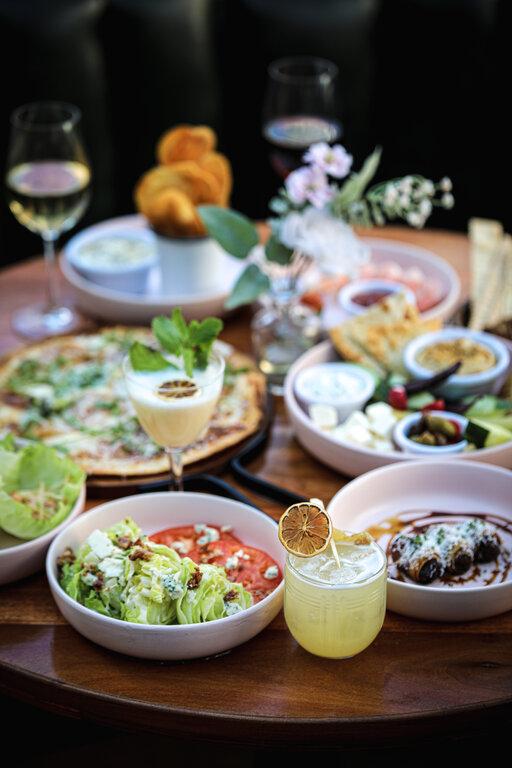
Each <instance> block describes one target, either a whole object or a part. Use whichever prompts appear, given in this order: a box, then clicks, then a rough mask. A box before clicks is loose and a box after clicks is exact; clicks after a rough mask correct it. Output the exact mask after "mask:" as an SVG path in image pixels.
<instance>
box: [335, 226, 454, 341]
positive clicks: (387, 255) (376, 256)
mask: <svg viewBox="0 0 512 768" xmlns="http://www.w3.org/2000/svg"><path fill="white" fill-rule="evenodd" d="M362 241H363V242H364V243H365V245H367V246H369V248H370V250H371V261H372V262H374V263H375V264H383V263H384V262H389V261H393V262H396V263H397V264H399V265H400V267H402V268H403V269H410V268H413V267H418V268H419V269H421V270H422V272H423V274H424V275H425V280H426V281H435V283H436V284H437V285H439V288H440V295H441V299H440V301H439V302H438V303H437V304H435V305H434V306H433V307H431V308H430V309H427V310H425V311H424V312H422V313H421V316H422V318H423V319H424V320H434V319H439V320H447V319H448V318H449V317H451V316H452V315H453V313H454V312H455V310H456V309H457V307H458V305H459V302H460V292H461V288H460V279H459V276H458V274H457V272H456V271H455V270H454V269H453V267H452V266H451V265H450V264H448V262H447V261H446V260H445V259H442V258H440V257H439V256H437V255H436V254H435V253H433V252H432V251H428V250H427V249H426V248H420V247H418V246H416V245H411V244H410V243H403V242H399V241H397V240H388V239H384V238H377V237H364V238H362ZM348 317H350V315H349V313H347V312H345V311H344V310H343V309H342V307H341V304H340V303H339V302H338V301H337V300H335V301H330V302H326V304H325V307H324V308H323V310H322V324H323V326H324V328H332V327H333V326H334V325H337V324H338V323H340V322H342V321H343V320H346V319H347V318H348Z"/></svg>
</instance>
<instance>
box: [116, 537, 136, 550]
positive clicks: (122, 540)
mask: <svg viewBox="0 0 512 768" xmlns="http://www.w3.org/2000/svg"><path fill="white" fill-rule="evenodd" d="M132 544H133V542H132V540H131V539H130V537H129V536H119V538H118V539H117V546H118V547H121V549H130V547H131V546H132Z"/></svg>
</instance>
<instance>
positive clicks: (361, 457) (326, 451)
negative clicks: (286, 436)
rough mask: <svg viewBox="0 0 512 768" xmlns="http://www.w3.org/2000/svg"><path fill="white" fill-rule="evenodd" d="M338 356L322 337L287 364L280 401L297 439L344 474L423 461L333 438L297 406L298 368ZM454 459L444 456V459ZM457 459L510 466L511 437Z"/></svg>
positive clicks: (511, 463)
mask: <svg viewBox="0 0 512 768" xmlns="http://www.w3.org/2000/svg"><path fill="white" fill-rule="evenodd" d="M337 359H339V358H338V356H337V354H336V352H335V350H334V348H333V346H332V344H331V342H330V341H322V342H321V343H320V344H317V345H316V346H314V347H312V348H311V349H309V350H308V351H307V352H305V353H304V354H303V355H302V356H301V357H300V358H299V359H298V360H297V361H296V362H295V363H294V364H293V365H292V367H291V368H290V370H289V371H288V374H287V376H286V379H285V382H284V402H285V406H286V410H287V412H288V418H289V419H290V423H291V426H292V429H293V431H294V433H295V436H296V437H297V439H298V441H299V442H300V443H301V445H302V446H303V447H304V449H305V450H306V451H307V452H308V453H311V454H312V455H313V456H314V457H315V458H316V459H318V460H319V461H322V462H323V463H324V464H327V466H329V467H332V468H333V469H335V470H337V471H338V472H341V473H342V474H344V475H349V476H351V477H355V476H356V475H361V474H362V473H363V472H369V471H370V470H371V469H376V468H377V467H383V466H385V465H386V464H392V463H393V462H395V461H400V462H402V461H407V460H408V459H412V458H417V459H418V460H419V461H424V458H423V457H422V456H414V455H413V454H410V453H404V452H403V451H377V450H374V449H372V448H363V447H362V446H357V445H354V443H349V442H348V441H346V440H335V439H334V438H333V437H331V435H329V434H328V433H327V432H322V430H321V429H319V428H318V427H317V426H315V424H314V423H313V422H312V421H311V419H310V418H309V416H308V415H307V413H305V411H304V410H303V409H302V408H301V406H300V403H299V402H298V400H297V398H296V396H295V391H294V381H295V377H296V376H297V374H298V373H299V371H302V370H305V369H306V368H310V367H311V366H312V365H316V364H317V363H325V362H327V361H328V360H337ZM452 460H454V458H453V457H451V456H446V458H445V461H452ZM455 460H457V461H470V462H474V461H482V462H485V463H486V464H497V465H498V466H501V467H508V468H509V469H512V441H510V442H508V443H503V444H502V445H496V446H493V447H492V448H481V449H479V450H478V451H468V452H467V453H463V454H460V455H459V456H458V457H457V456H456V457H455Z"/></svg>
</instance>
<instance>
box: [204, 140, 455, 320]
mask: <svg viewBox="0 0 512 768" xmlns="http://www.w3.org/2000/svg"><path fill="white" fill-rule="evenodd" d="M381 153H382V150H381V149H380V147H377V148H376V149H375V150H374V151H373V152H372V154H371V155H370V156H369V157H367V158H366V160H365V161H364V163H363V165H362V167H361V169H360V170H359V171H357V172H354V171H352V162H353V158H352V156H351V155H350V154H349V153H348V152H347V150H346V149H345V147H343V146H341V144H336V145H334V146H330V145H329V144H326V143H323V142H321V143H318V144H313V145H312V146H311V147H310V148H309V149H308V151H307V152H306V154H305V155H304V162H305V165H304V166H302V167H301V168H298V169H297V170H295V171H293V172H292V173H290V174H289V176H288V177H287V178H286V181H285V183H284V186H283V187H281V189H280V190H279V192H278V194H277V195H276V197H274V198H272V199H271V201H270V203H269V208H270V210H271V211H272V213H273V214H275V215H274V216H273V217H272V218H270V219H269V224H270V227H271V234H270V237H269V239H268V240H267V242H266V244H265V248H264V259H265V260H266V261H267V262H269V263H270V264H274V265H280V266H286V265H289V264H290V263H291V262H292V261H293V259H294V258H295V256H296V254H297V252H300V253H302V254H305V255H307V256H308V257H309V258H310V259H313V260H315V261H316V263H317V264H318V266H319V267H320V269H323V270H324V271H327V272H329V271H333V269H335V268H336V267H337V271H338V272H345V273H348V274H350V273H351V272H354V270H355V269H356V267H357V266H358V265H359V264H360V263H361V261H362V260H364V258H365V257H364V255H363V254H364V249H362V248H361V247H359V248H358V247H357V246H358V244H359V241H358V240H357V238H356V236H355V234H354V232H353V230H352V226H354V225H358V226H365V227H370V226H373V225H377V226H383V225H384V224H385V223H386V221H394V220H397V219H401V220H403V221H405V222H406V223H407V224H409V225H411V226H413V227H416V228H421V227H423V226H424V224H425V222H426V221H427V219H428V217H429V216H430V214H431V213H432V211H433V209H434V207H442V208H446V209H449V208H452V207H453V204H454V198H453V195H452V183H451V181H450V179H449V178H447V177H445V178H443V179H441V181H439V182H438V183H437V184H435V183H434V182H433V181H431V180H430V179H426V178H425V177H423V176H420V175H408V176H404V177H401V178H397V179H391V180H389V181H384V182H380V183H377V184H374V185H373V186H369V185H370V182H371V181H372V180H373V178H374V176H375V174H376V172H377V169H378V167H379V164H380V159H381ZM199 215H200V216H201V219H202V220H203V223H204V225H205V227H206V229H207V231H208V233H209V234H210V235H211V237H213V238H214V239H215V240H217V242H218V243H219V244H220V245H221V246H222V247H223V248H224V249H225V250H226V251H227V252H228V253H230V254H232V255H233V256H235V257H236V258H239V259H246V258H247V257H248V256H249V255H250V254H251V252H253V249H254V247H255V246H256V245H257V244H258V243H259V235H258V232H257V229H256V227H255V226H254V225H253V224H252V223H251V222H250V221H249V219H247V218H246V217H245V216H243V215H242V214H240V213H237V212H236V211H233V210H228V209H225V208H220V207H217V206H201V207H200V208H199ZM269 288H270V278H269V276H268V275H267V274H266V272H265V270H264V269H262V265H261V263H260V264H258V263H257V262H256V261H255V260H254V259H252V260H251V261H250V263H249V264H248V266H247V267H246V269H245V270H244V272H243V273H242V274H241V276H240V278H239V279H238V281H237V283H236V284H235V286H234V288H233V291H232V293H231V295H230V297H229V298H228V301H227V303H226V306H227V307H229V308H233V307H236V306H239V305H241V304H246V303H249V302H251V301H253V300H254V299H256V298H257V297H258V296H259V295H260V294H261V293H264V292H266V291H268V290H269Z"/></svg>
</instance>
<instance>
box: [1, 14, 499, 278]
mask: <svg viewBox="0 0 512 768" xmlns="http://www.w3.org/2000/svg"><path fill="white" fill-rule="evenodd" d="M511 6H512V4H511V3H510V0H0V68H1V69H0V71H1V72H2V86H1V90H2V95H1V99H0V152H1V160H2V165H4V163H5V149H6V143H7V138H8V123H9V114H10V112H11V110H12V109H14V108H15V107H16V106H18V105H20V104H22V103H24V102H27V101H31V100H36V99H44V98H52V99H62V100H67V101H71V102H73V103H75V104H77V105H78V106H79V107H80V108H81V109H82V111H83V116H84V120H83V133H84V137H85V141H86V144H87V147H88V150H89V154H90V158H91V161H92V167H93V174H94V188H93V189H94V195H93V201H92V205H91V207H90V209H89V211H88V213H87V215H86V218H85V219H84V220H83V222H82V224H81V226H83V225H85V224H90V223H93V222H95V221H99V220H101V219H104V218H107V217H110V216H115V215H119V214H123V213H129V212H131V211H132V210H133V203H132V188H133V185H134V182H135V181H136V180H137V178H138V176H139V175H140V174H141V173H142V172H143V171H144V170H146V169H147V168H148V167H149V166H150V165H152V164H153V153H154V145H155V142H156V140H157V138H158V137H159V135H160V134H161V133H162V132H163V131H164V130H165V129H166V128H168V127H170V126H172V125H174V124H176V123H179V122H192V123H196V122H203V123H207V124H209V125H212V126H213V127H214V128H215V129H216V130H217V131H218V134H219V137H220V145H221V149H222V150H223V151H225V152H226V153H227V154H228V156H229V157H230V159H231V161H232V163H233V166H234V172H235V191H234V197H233V206H234V207H236V208H238V209H241V210H243V211H245V212H246V213H247V214H249V215H251V216H254V217H264V216H265V215H266V214H267V210H266V202H267V200H268V199H269V197H270V195H271V194H272V193H273V191H274V190H275V179H274V178H273V176H272V174H271V172H270V170H269V166H268V162H267V157H266V149H265V146H264V144H263V142H262V140H261V134H260V129H261V104H262V95H263V90H264V86H265V80H266V67H267V64H268V63H269V62H270V61H272V60H273V59H275V58H278V57H281V56H285V55H294V54H310V55H319V56H323V57H325V58H328V59H331V60H333V61H335V62H336V63H337V64H338V66H339V70H340V76H339V106H340V111H341V114H342V119H343V124H344V129H345V134H344V139H343V141H344V143H345V144H346V145H347V146H348V148H349V149H350V151H351V152H352V153H353V154H354V157H355V160H356V162H355V167H358V166H359V165H360V163H361V162H362V160H363V158H364V156H365V155H366V154H367V153H368V152H369V151H370V150H371V149H373V147H374V146H375V145H376V144H378V143H380V144H382V145H383V146H384V156H383V162H382V166H381V170H380V171H379V176H380V178H385V177H388V176H389V177H392V176H396V175H399V174H402V173H409V172H418V173H423V174H424V175H426V176H429V177H432V178H433V179H439V178H440V177H441V176H443V175H445V174H446V175H449V176H451V177H452V179H453V181H454V185H455V195H456V207H455V209H454V210H453V211H451V212H450V213H449V214H448V213H446V212H443V211H437V212H436V214H435V215H434V216H433V217H432V219H431V221H430V226H441V227H447V228H452V229H459V230H465V228H466V226H467V221H468V218H469V217H470V216H473V215H479V216H490V217H497V218H500V219H501V220H503V221H504V223H505V224H506V225H507V224H510V212H509V201H508V194H503V193H502V191H501V186H502V180H503V179H504V178H506V176H507V175H508V167H509V165H510V160H509V134H510V127H509V118H508V113H509V112H510V109H509V108H508V102H509V93H510V78H509V76H508V75H509V72H510V63H509V61H510V56H509V47H510V36H511V24H510V21H511V16H512V11H511ZM2 171H3V169H2ZM39 248H40V245H39V243H38V241H37V239H36V238H35V236H34V235H31V234H29V233H28V232H25V231H24V230H23V229H22V227H21V226H20V225H18V224H17V223H16V222H15V221H14V219H13V217H12V216H11V214H10V213H9V211H8V210H7V209H6V207H5V205H4V204H1V205H0V259H1V260H2V261H3V262H4V263H5V262H8V261H15V260H18V259H20V258H24V257H26V256H28V255H31V254H33V253H35V252H37V251H38V249H39Z"/></svg>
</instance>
